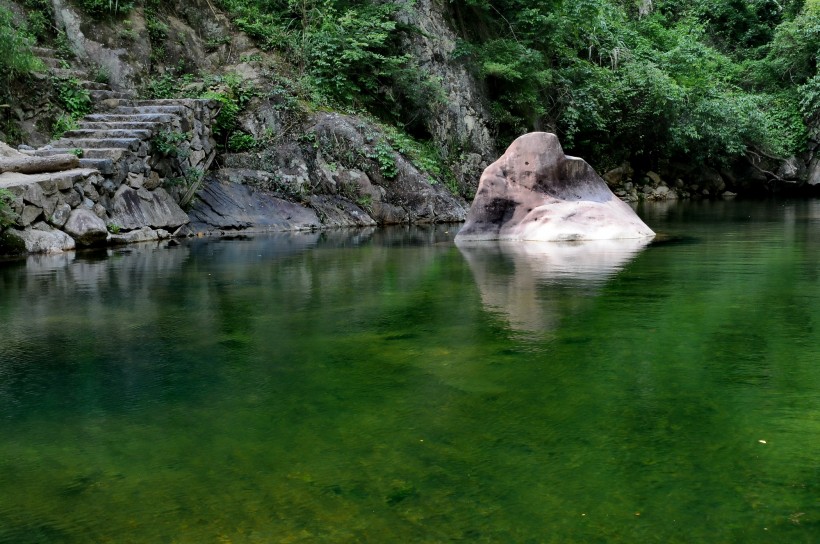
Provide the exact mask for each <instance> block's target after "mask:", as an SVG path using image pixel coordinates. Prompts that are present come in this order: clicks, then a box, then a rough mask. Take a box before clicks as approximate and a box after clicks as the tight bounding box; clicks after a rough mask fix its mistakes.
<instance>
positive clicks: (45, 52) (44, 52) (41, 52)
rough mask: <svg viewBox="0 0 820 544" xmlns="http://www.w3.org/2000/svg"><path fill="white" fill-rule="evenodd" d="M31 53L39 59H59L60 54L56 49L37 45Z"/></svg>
mask: <svg viewBox="0 0 820 544" xmlns="http://www.w3.org/2000/svg"><path fill="white" fill-rule="evenodd" d="M31 52H32V53H34V54H35V55H37V56H38V57H59V56H60V53H58V52H57V50H56V49H52V48H51V47H41V46H39V45H35V46H34V47H32V48H31Z"/></svg>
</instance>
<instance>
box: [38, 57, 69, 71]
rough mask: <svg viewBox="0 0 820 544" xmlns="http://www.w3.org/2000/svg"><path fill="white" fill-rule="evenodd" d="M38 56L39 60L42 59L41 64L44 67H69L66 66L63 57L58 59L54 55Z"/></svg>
mask: <svg viewBox="0 0 820 544" xmlns="http://www.w3.org/2000/svg"><path fill="white" fill-rule="evenodd" d="M39 58H40V60H41V61H43V64H45V65H46V67H48V68H51V69H54V68H60V69H69V68H66V66H65V65H66V64H67V63H66V61H64V60H63V59H58V58H55V57H39Z"/></svg>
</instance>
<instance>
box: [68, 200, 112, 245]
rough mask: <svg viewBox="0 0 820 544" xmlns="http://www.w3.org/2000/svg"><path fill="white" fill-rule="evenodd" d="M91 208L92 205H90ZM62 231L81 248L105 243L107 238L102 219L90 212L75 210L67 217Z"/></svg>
mask: <svg viewBox="0 0 820 544" xmlns="http://www.w3.org/2000/svg"><path fill="white" fill-rule="evenodd" d="M92 206H93V204H92ZM63 229H64V230H65V231H66V232H67V233H68V234H69V235H70V236H71V237H72V238H74V240H76V241H77V243H78V244H80V245H83V246H92V245H95V244H99V243H102V242H105V240H106V238H108V229H107V228H106V226H105V223H104V222H103V220H102V219H100V218H99V217H97V216H96V215H95V214H94V213H93V212H91V210H87V209H85V208H77V209H76V210H72V212H71V213H70V214H69V216H68V220H67V221H66V223H65V226H64V227H63Z"/></svg>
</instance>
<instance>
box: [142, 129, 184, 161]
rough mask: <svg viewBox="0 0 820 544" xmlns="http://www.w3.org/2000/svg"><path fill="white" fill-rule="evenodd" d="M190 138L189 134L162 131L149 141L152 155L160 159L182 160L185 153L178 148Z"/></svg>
mask: <svg viewBox="0 0 820 544" xmlns="http://www.w3.org/2000/svg"><path fill="white" fill-rule="evenodd" d="M190 138H191V134H190V133H188V132H179V131H172V130H163V131H161V132H158V133H157V134H155V135H154V137H153V138H152V139H151V148H152V151H153V153H155V154H157V155H160V156H162V157H173V158H179V159H183V158H185V157H186V156H187V153H186V151H185V150H183V149H181V148H180V144H182V143H184V142H187V141H188V140H189V139H190Z"/></svg>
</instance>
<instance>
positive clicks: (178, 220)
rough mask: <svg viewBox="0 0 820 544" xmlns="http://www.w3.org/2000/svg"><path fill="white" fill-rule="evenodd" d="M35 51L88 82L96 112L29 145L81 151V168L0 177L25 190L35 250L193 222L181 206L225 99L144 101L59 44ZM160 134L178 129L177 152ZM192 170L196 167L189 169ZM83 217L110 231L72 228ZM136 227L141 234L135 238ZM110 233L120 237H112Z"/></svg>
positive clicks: (22, 202)
mask: <svg viewBox="0 0 820 544" xmlns="http://www.w3.org/2000/svg"><path fill="white" fill-rule="evenodd" d="M35 53H36V54H37V55H38V56H39V57H40V58H41V59H42V60H43V62H44V63H45V64H46V65H47V66H49V68H50V70H51V72H52V73H53V74H54V75H55V76H57V77H66V78H74V79H76V80H77V81H78V82H79V85H80V86H81V87H82V88H84V89H86V90H88V92H89V95H90V97H91V100H92V104H93V110H94V112H93V113H91V114H89V115H86V116H85V117H83V118H82V119H81V120H79V122H78V126H77V128H76V129H73V130H70V131H67V132H65V133H64V134H63V135H62V137H60V138H59V139H57V140H54V141H52V142H50V143H49V144H48V145H45V146H43V147H41V148H39V149H31V148H28V149H26V148H22V149H20V152H21V153H24V154H26V155H29V156H33V157H44V156H53V155H63V154H74V155H77V156H79V157H80V159H79V163H80V168H79V169H74V170H68V171H64V172H55V173H51V174H39V175H35V176H20V175H16V176H11V175H7V174H2V175H0V187H3V188H6V189H8V190H10V191H11V192H12V193H13V194H14V195H15V196H16V200H15V203H14V208H15V211H16V212H17V213H18V214H19V217H20V221H19V222H18V227H20V228H22V229H24V232H22V233H20V234H21V236H20V238H21V240H23V241H24V242H25V244H26V247H27V250H28V251H50V249H42V248H43V247H55V245H54V244H56V245H57V246H59V247H60V248H62V249H66V248H67V247H69V246H70V244H68V243H67V242H66V239H65V233H68V234H70V236H71V238H72V239H74V240H75V241H76V242H77V243H78V244H79V245H92V244H98V243H100V241H101V240H105V239H106V236H105V235H108V232H107V231H106V228H107V227H114V228H115V230H117V231H118V233H114V234H115V236H114V239H115V240H114V241H113V243H116V242H117V241H119V242H122V241H123V240H125V241H138V240H141V239H145V237H146V236H148V239H156V233H157V232H160V233H161V232H165V231H164V230H162V229H166V230H168V231H169V232H173V230H174V229H175V228H177V227H179V226H180V225H181V224H184V223H186V222H187V221H188V219H187V215H186V214H185V213H184V212H183V211H182V210H181V209H180V206H179V204H180V203H181V202H182V203H184V202H185V201H186V200H187V199H190V198H191V197H192V196H193V192H194V191H195V190H196V183H194V184H193V185H191V183H190V182H191V179H190V178H192V177H197V176H200V174H201V173H204V172H205V171H206V170H207V169H208V167H209V166H210V163H211V161H212V160H213V158H214V156H215V155H216V144H215V141H214V140H213V138H212V135H211V124H212V121H213V119H214V118H215V116H216V115H217V113H218V111H219V104H218V103H217V102H215V101H212V100H201V99H179V100H139V99H137V98H136V97H135V96H134V94H135V93H133V92H123V91H118V90H114V89H112V88H111V87H110V86H109V85H108V84H106V83H100V82H97V81H93V80H92V79H93V78H90V77H89V76H88V74H89V72H88V70H83V69H80V68H77V67H72V66H70V65H68V64H67V63H66V62H65V61H63V60H61V59H59V58H58V56H57V53H56V51H54V50H52V49H47V48H36V49H35ZM161 133H167V134H169V135H171V134H173V135H174V136H175V138H174V140H173V146H174V153H172V154H170V155H163V154H160V153H159V152H158V151H157V150H156V149H155V146H154V145H153V144H154V142H155V138H156V137H157V136H158V135H160V134H161ZM192 172H193V173H195V174H196V175H195V176H189V175H188V174H190V173H192ZM4 176H5V179H4ZM33 185H37V186H38V188H33V187H32V186H33ZM79 216H82V217H83V221H84V222H85V223H87V224H90V223H94V224H95V226H94V228H96V229H97V231H100V228H102V232H98V233H97V235H96V236H95V237H87V236H85V235H83V234H78V233H77V232H75V231H74V230H72V231H70V229H69V226H70V225H73V224H75V223H77V221H75V219H76V217H79ZM95 217H96V219H95ZM72 228H74V227H72ZM32 230H33V231H36V232H34V233H32ZM51 230H57V231H60V232H57V233H53V234H54V235H55V236H54V237H52V238H55V240H57V241H46V242H44V241H43V239H44V236H45V235H43V234H42V233H47V234H49V235H51V234H52V233H51ZM75 230H76V229H75ZM109 230H110V229H109ZM146 230H148V231H152V232H153V233H154V234H153V235H152V234H150V233H146V232H145V231H146ZM119 231H122V232H121V233H119ZM131 231H134V232H133V234H135V235H136V234H138V232H137V231H140V233H141V234H139V236H132V237H131V238H129V236H128V235H129V234H130V233H131ZM32 236H34V237H33V238H32ZM152 236H153V238H152ZM58 239H59V240H58ZM107 239H108V241H109V243H112V236H111V235H108V236H107ZM31 240H35V241H34V242H31ZM49 244H51V245H49Z"/></svg>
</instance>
